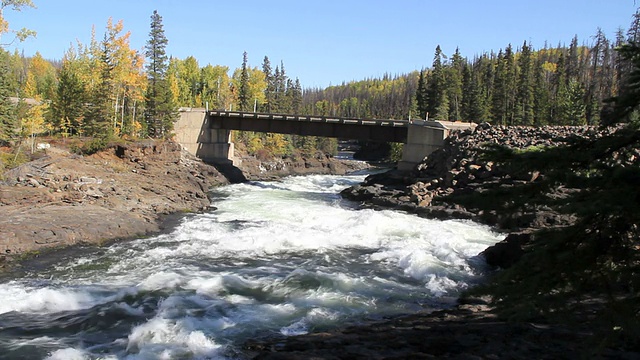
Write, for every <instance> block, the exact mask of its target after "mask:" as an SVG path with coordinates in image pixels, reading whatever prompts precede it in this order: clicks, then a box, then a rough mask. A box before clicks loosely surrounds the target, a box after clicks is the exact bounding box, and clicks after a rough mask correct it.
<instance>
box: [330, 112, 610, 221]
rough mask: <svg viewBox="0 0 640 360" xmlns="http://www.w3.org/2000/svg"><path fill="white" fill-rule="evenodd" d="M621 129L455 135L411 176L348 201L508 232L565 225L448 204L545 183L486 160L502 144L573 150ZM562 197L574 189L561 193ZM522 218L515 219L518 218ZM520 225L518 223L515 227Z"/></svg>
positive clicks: (370, 187) (379, 182)
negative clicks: (490, 150)
mask: <svg viewBox="0 0 640 360" xmlns="http://www.w3.org/2000/svg"><path fill="white" fill-rule="evenodd" d="M613 131H615V129H600V128H597V127H590V126H553V127H552V126H545V127H538V128H534V127H524V126H492V125H490V124H487V123H483V124H480V125H478V126H477V127H476V128H475V129H474V130H463V131H458V132H453V133H452V134H451V135H450V136H449V137H448V138H447V139H446V140H445V145H444V146H443V147H442V148H441V149H439V150H436V151H435V152H433V153H432V154H430V155H429V156H428V157H426V158H425V159H424V160H423V161H422V162H421V163H420V164H418V166H417V167H416V168H415V169H414V170H413V171H412V172H410V173H406V172H405V173H403V172H399V171H396V170H392V171H389V172H386V173H381V174H376V175H372V176H369V177H367V179H366V180H365V181H364V183H362V184H360V185H357V186H354V187H351V188H348V189H346V190H344V191H343V192H342V195H343V196H344V197H345V198H348V199H351V200H355V201H362V202H363V203H365V204H366V205H369V206H373V207H381V208H388V207H391V208H398V209H403V210H407V211H411V212H416V213H418V214H420V215H424V216H428V217H436V218H462V219H474V220H482V221H484V222H489V223H490V224H492V225H497V226H500V227H507V228H514V227H515V228H527V227H540V226H549V225H559V224H564V223H567V222H570V221H571V217H567V216H559V215H558V214H553V213H551V212H549V211H548V209H544V208H541V209H532V210H535V211H532V213H531V214H512V215H514V216H509V218H510V219H509V221H505V219H504V216H500V215H498V214H486V213H483V212H482V210H478V209H473V208H463V207H462V206H460V205H459V204H455V203H452V202H447V201H443V199H444V198H445V197H446V196H449V195H462V194H469V193H473V192H483V191H486V189H491V188H496V187H502V188H508V187H512V186H516V185H521V184H527V183H532V182H536V181H539V180H541V179H543V178H544V174H541V173H540V172H538V171H529V172H513V171H508V170H507V169H506V168H504V167H503V166H502V165H501V164H500V163H497V162H495V161H494V160H492V159H487V158H483V157H482V156H480V155H481V153H482V152H483V151H484V150H486V149H487V148H488V147H489V146H491V145H501V146H505V147H507V148H511V149H519V150H520V151H537V150H541V149H544V148H551V147H556V146H564V145H570V144H573V143H575V142H577V141H580V140H585V139H587V140H588V139H597V138H600V137H602V136H605V135H607V134H610V133H611V132H613ZM556 191H557V192H558V194H557V196H563V195H562V193H564V192H570V191H571V190H570V189H562V188H561V189H557V190H556ZM516 217H517V218H518V219H515V218H516ZM514 221H515V222H516V223H514Z"/></svg>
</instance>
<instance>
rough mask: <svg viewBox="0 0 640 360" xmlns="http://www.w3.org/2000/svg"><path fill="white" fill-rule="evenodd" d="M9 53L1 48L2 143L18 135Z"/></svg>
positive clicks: (0, 135) (0, 126)
mask: <svg viewBox="0 0 640 360" xmlns="http://www.w3.org/2000/svg"><path fill="white" fill-rule="evenodd" d="M8 62H9V54H7V52H6V51H4V50H3V49H0V145H1V144H2V143H4V142H9V141H11V140H13V138H14V136H15V135H16V128H17V127H16V125H17V124H16V121H17V117H16V107H15V105H14V104H13V103H11V100H10V99H9V97H10V96H12V94H13V89H12V88H11V79H10V74H9V64H8Z"/></svg>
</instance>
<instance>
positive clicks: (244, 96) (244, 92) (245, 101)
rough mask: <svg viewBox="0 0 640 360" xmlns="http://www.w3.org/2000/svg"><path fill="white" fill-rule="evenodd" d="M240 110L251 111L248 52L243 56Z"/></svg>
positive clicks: (239, 91)
mask: <svg viewBox="0 0 640 360" xmlns="http://www.w3.org/2000/svg"><path fill="white" fill-rule="evenodd" d="M238 110H240V111H249V110H250V105H249V71H248V70H247V52H246V51H245V52H244V53H243V54H242V68H241V72H240V86H239V89H238Z"/></svg>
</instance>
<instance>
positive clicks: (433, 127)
mask: <svg viewBox="0 0 640 360" xmlns="http://www.w3.org/2000/svg"><path fill="white" fill-rule="evenodd" d="M475 127H476V124H473V123H466V122H458V121H456V122H452V121H427V120H414V121H412V122H411V123H410V124H409V127H408V129H407V142H406V143H405V144H404V147H403V148H402V159H401V160H400V161H399V162H398V170H402V171H411V170H413V169H414V168H415V167H416V165H418V164H419V163H420V162H422V160H423V159H424V158H425V157H427V156H428V155H429V154H431V153H432V152H434V151H436V150H438V149H440V148H441V147H443V146H444V140H445V139H446V138H447V137H448V136H449V134H450V133H451V131H453V130H466V129H474V128H475Z"/></svg>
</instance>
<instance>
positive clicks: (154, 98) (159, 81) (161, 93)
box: [145, 10, 177, 138]
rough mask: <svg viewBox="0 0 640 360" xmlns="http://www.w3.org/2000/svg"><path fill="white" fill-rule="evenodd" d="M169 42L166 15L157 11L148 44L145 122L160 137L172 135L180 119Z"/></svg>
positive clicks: (149, 129)
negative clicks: (170, 77)
mask: <svg viewBox="0 0 640 360" xmlns="http://www.w3.org/2000/svg"><path fill="white" fill-rule="evenodd" d="M168 42H169V41H168V40H167V38H166V37H165V34H164V29H163V27H162V17H161V16H160V15H159V14H158V11H156V10H154V11H153V15H151V30H150V32H149V40H147V44H146V47H145V56H146V57H147V59H148V64H147V84H148V85H147V93H146V95H145V104H146V109H145V124H146V127H147V133H148V134H149V135H150V136H153V137H156V138H159V137H163V136H166V135H167V134H169V133H170V132H171V130H173V124H174V122H175V120H176V119H177V106H176V105H175V103H174V100H173V99H174V96H173V94H172V93H171V88H170V84H169V82H168V81H167V68H168V59H167V54H166V51H165V49H166V46H167V43H168Z"/></svg>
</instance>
